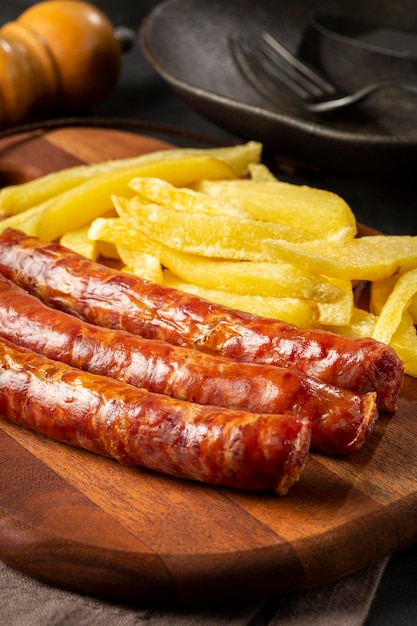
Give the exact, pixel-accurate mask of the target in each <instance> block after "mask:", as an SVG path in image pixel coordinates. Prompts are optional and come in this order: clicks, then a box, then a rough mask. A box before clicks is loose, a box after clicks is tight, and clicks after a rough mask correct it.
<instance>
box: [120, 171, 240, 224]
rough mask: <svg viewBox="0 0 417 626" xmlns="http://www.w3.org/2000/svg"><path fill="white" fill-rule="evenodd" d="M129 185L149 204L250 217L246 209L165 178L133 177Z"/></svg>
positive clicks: (188, 210)
mask: <svg viewBox="0 0 417 626" xmlns="http://www.w3.org/2000/svg"><path fill="white" fill-rule="evenodd" d="M129 187H131V188H132V189H133V190H134V191H135V192H136V193H137V194H138V195H139V196H140V197H141V198H144V199H146V201H148V203H149V204H151V203H153V202H155V203H156V204H159V205H161V206H163V207H165V208H167V209H172V210H173V211H185V212H189V213H206V214H207V215H212V216H217V215H230V216H232V217H233V216H234V217H240V218H243V219H250V218H251V216H250V215H249V213H248V212H247V211H245V210H244V209H241V208H239V207H237V206H234V205H233V204H229V203H227V202H223V201H222V200H220V199H218V198H210V196H207V195H206V194H203V193H198V192H196V191H193V190H192V189H187V188H182V189H178V188H177V187H174V185H171V184H170V183H168V182H167V181H165V180H161V179H159V178H145V177H141V178H134V179H133V180H132V181H131V182H130V183H129Z"/></svg>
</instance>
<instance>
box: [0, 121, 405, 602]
mask: <svg viewBox="0 0 417 626" xmlns="http://www.w3.org/2000/svg"><path fill="white" fill-rule="evenodd" d="M161 148H169V146H168V145H167V144H163V143H161V142H159V141H157V140H155V139H151V138H148V137H144V136H139V135H133V134H129V133H123V132H119V131H111V130H101V129H82V128H68V129H62V130H57V131H51V132H48V133H46V134H41V135H33V136H30V135H28V136H19V137H12V138H8V139H7V140H3V141H2V142H0V173H1V174H2V179H3V181H9V182H10V177H14V180H19V179H20V180H22V179H24V178H25V177H30V176H34V175H39V174H41V173H46V172H48V171H53V170H55V169H59V168H61V167H65V166H68V165H74V164H77V163H80V162H91V161H94V160H104V159H107V158H114V157H120V156H133V155H134V154H139V153H141V152H147V151H150V150H155V149H161ZM8 176H9V179H8V178H7V177H8ZM19 177H20V178H19ZM3 184H4V182H3ZM416 411H417V381H416V380H414V379H411V378H409V377H406V380H405V384H404V388H403V391H402V393H401V397H400V402H399V408H398V411H397V413H396V414H395V415H394V416H392V417H388V416H381V418H380V419H379V421H378V423H377V425H376V428H375V430H374V432H373V434H372V435H371V437H370V438H369V440H368V441H367V443H366V445H365V446H364V447H363V448H362V449H361V450H360V451H359V452H357V453H355V454H353V455H351V456H350V457H349V458H345V459H334V458H326V457H324V456H321V455H317V454H311V455H310V459H309V462H308V466H307V468H306V471H305V472H304V474H303V476H302V478H301V480H300V481H299V483H298V484H297V485H296V486H295V487H294V488H293V489H292V490H291V491H290V493H289V494H288V495H287V496H285V497H278V496H276V495H274V494H272V493H246V492H241V491H233V490H228V489H219V488H213V487H210V486H207V485H203V484H198V483H191V482H187V481H183V480H178V479H174V478H170V477H165V476H161V475H156V474H154V473H151V472H147V471H145V470H140V469H137V470H136V469H135V470H132V469H127V468H125V467H122V466H119V465H118V464H117V463H116V462H113V461H111V460H107V459H103V458H100V457H98V456H95V455H93V454H91V453H88V452H85V451H82V450H77V449H73V448H70V447H69V446H66V445H63V444H59V443H56V442H54V441H51V440H48V439H46V438H44V437H41V436H39V435H37V434H35V433H32V432H28V431H25V430H23V429H21V428H19V427H17V426H14V425H12V424H9V423H8V422H6V421H5V420H4V419H2V418H0V481H1V486H2V488H1V491H0V558H1V559H3V560H4V561H6V562H7V563H9V564H10V565H12V566H14V567H16V568H18V569H20V570H21V571H23V572H26V573H28V574H30V575H32V576H34V577H36V578H38V579H41V580H43V581H46V582H48V583H51V584H53V585H57V586H61V587H64V588H67V589H71V590H74V591H77V592H81V593H85V594H92V595H96V596H101V597H105V598H112V599H115V600H127V601H137V602H141V601H143V602H146V603H153V604H159V605H162V604H182V605H192V604H194V605H195V604H205V603H214V602H222V603H223V602H235V601H242V600H245V601H248V600H250V599H255V598H259V597H263V596H266V595H270V594H274V593H281V592H286V591H289V590H301V589H304V588H308V587H311V586H315V585H318V584H322V583H326V582H329V581H330V580H333V579H335V578H338V577H341V576H343V575H345V574H348V573H350V572H353V571H356V570H358V569H360V568H362V567H365V566H367V565H369V564H371V563H372V562H374V561H376V560H378V559H380V558H382V557H385V556H386V555H388V554H390V553H392V552H394V551H396V550H398V549H401V548H403V547H406V546H407V545H410V544H411V543H413V542H414V541H416V539H417V522H416V521H415V520H416V519H417V446H416V444H415V442H416V437H417V423H416Z"/></svg>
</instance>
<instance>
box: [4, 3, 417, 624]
mask: <svg viewBox="0 0 417 626" xmlns="http://www.w3.org/2000/svg"><path fill="white" fill-rule="evenodd" d="M32 4H34V3H33V2H28V1H27V0H2V2H1V4H0V25H1V24H3V23H5V22H6V21H9V20H13V19H15V18H16V17H17V16H18V15H19V14H20V13H21V12H22V11H23V10H24V9H25V8H27V7H29V6H31V5H32ZM93 4H95V5H96V6H98V7H99V8H101V9H102V10H103V11H104V12H105V13H106V14H107V15H108V16H109V17H110V19H111V20H112V22H113V23H114V24H115V25H116V26H119V25H128V26H130V27H131V28H134V29H135V30H136V31H137V29H138V27H139V25H140V23H141V20H142V19H143V17H144V16H145V15H146V14H147V13H148V12H149V11H150V10H152V9H153V7H154V6H155V5H156V4H158V2H156V1H152V0H100V1H99V2H94V3H93ZM92 114H94V115H100V116H106V117H109V116H116V117H118V118H135V119H140V120H146V121H150V122H158V123H166V124H169V125H175V126H177V127H180V128H186V129H189V130H192V131H196V132H199V133H204V134H206V135H209V136H211V137H215V138H218V139H219V140H221V141H224V142H225V143H227V142H230V140H235V139H239V138H235V137H231V136H230V135H228V133H227V132H225V131H223V130H221V129H219V128H217V127H215V126H214V125H212V124H211V123H210V122H208V121H207V120H205V119H203V118H201V117H200V116H199V115H198V114H197V113H195V112H194V111H192V110H191V109H190V108H189V107H188V106H187V105H186V104H184V103H183V102H182V101H180V100H179V99H178V98H177V97H176V96H175V95H174V94H173V93H172V92H171V90H170V88H169V87H168V86H167V85H166V84H165V83H164V81H163V80H162V79H161V78H160V77H159V76H158V75H157V74H156V73H155V71H154V70H153V69H152V68H151V67H150V66H149V64H148V63H147V61H146V60H145V59H144V57H143V55H142V53H141V51H140V48H139V45H138V43H137V41H135V43H134V45H133V49H132V50H131V51H130V52H129V53H127V54H126V55H125V56H124V58H123V69H122V75H121V78H120V80H119V83H118V84H117V86H116V88H115V89H114V91H113V92H112V94H111V95H110V96H109V97H108V98H107V99H106V100H105V101H103V102H101V103H100V104H99V105H97V106H96V107H95V109H94V111H92ZM280 175H281V177H283V176H284V175H285V176H286V177H287V179H288V180H290V181H294V182H300V181H302V182H305V183H307V184H311V185H315V186H318V187H324V188H327V189H329V190H333V191H335V192H337V193H339V194H340V195H341V196H342V197H344V198H345V200H346V201H347V202H348V203H349V204H350V206H351V208H352V210H353V211H354V213H355V215H356V217H357V219H358V220H359V221H361V222H363V223H365V224H367V225H369V226H371V227H373V228H376V229H378V230H380V231H382V232H384V233H388V234H412V235H417V194H416V190H415V181H414V180H407V181H401V182H400V181H395V180H389V179H387V178H385V180H383V181H369V180H359V179H358V180H354V179H352V178H350V177H346V176H343V174H334V173H330V172H312V171H295V172H294V173H292V174H288V173H287V174H284V173H283V172H282V173H280ZM0 488H1V487H0ZM416 580H417V546H412V547H410V548H408V549H405V550H402V551H401V552H399V553H398V554H395V555H393V556H392V557H391V558H390V560H389V562H388V565H387V566H386V568H385V571H384V574H383V576H382V579H381V581H380V584H379V587H378V590H377V593H376V596H375V598H374V600H373V603H372V605H371V608H370V612H369V615H368V618H367V621H366V624H367V625H368V626H374V625H375V626H376V625H381V626H385V625H386V626H388V625H389V626H391V625H393V624H395V625H396V626H399V625H407V626H408V625H409V624H412V623H417V594H416V593H415V581H416ZM24 601H25V600H24V598H22V602H24ZM7 602H8V597H5V595H4V593H3V590H2V589H0V604H4V606H6V605H7ZM12 602H13V600H12V599H10V603H12ZM6 614H8V615H13V607H12V606H10V607H9V612H8V613H6ZM141 619H142V618H141ZM138 621H139V620H138ZM10 623H11V624H12V626H15V625H16V626H20V624H21V622H20V621H15V622H12V621H11V622H10ZM24 623H25V624H26V623H28V624H29V623H31V624H34V625H35V626H37V625H38V623H39V624H42V622H37V621H35V619H34V620H33V621H27V622H24ZM50 623H51V624H52V623H54V624H55V623H56V624H58V623H69V622H67V621H62V622H61V621H59V618H57V621H54V622H48V625H49V624H50ZM71 623H73V622H71ZM74 623H75V622H74ZM103 623H104V622H103ZM109 623H110V622H109ZM112 623H113V624H115V626H116V625H117V624H118V623H119V622H118V621H117V619H115V620H113V621H112ZM120 623H121V624H122V623H125V622H122V621H120ZM129 623H130V622H129ZM161 623H162V622H161ZM167 623H169V622H167ZM247 623H248V624H249V621H248V622H247ZM264 623H271V624H272V623H274V624H275V623H280V622H279V620H278V619H277V617H276V616H275V618H274V619H272V620H271V621H270V622H264ZM296 623H297V624H302V623H306V624H307V623H308V624H312V623H318V624H319V623H321V622H320V621H314V622H313V621H310V620H308V621H305V622H302V621H297V622H296ZM326 623H327V622H326ZM329 623H330V622H329Z"/></svg>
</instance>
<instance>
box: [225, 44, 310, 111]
mask: <svg viewBox="0 0 417 626" xmlns="http://www.w3.org/2000/svg"><path fill="white" fill-rule="evenodd" d="M230 46H231V49H232V52H233V56H234V58H235V61H236V63H237V65H238V67H239V68H240V70H241V72H242V73H243V75H244V76H245V77H246V78H247V80H249V82H250V83H252V84H253V85H254V87H255V88H256V89H257V90H259V91H261V92H263V93H264V94H265V95H266V96H267V97H268V98H271V96H272V97H273V98H274V99H276V98H277V96H278V94H282V93H283V92H284V93H285V94H286V95H287V97H290V98H292V99H295V100H297V101H298V102H300V101H301V102H303V101H304V100H305V99H306V98H308V97H309V95H310V94H309V92H308V91H306V89H304V88H303V87H302V86H300V85H298V84H297V83H295V82H294V80H293V78H291V77H290V76H288V75H287V74H286V73H284V72H283V71H282V68H280V67H278V66H276V64H274V65H272V62H271V60H270V59H269V61H270V63H269V67H267V66H266V64H265V55H264V53H263V52H262V51H260V50H259V49H258V48H256V47H254V45H253V44H252V43H249V41H247V40H244V39H243V38H239V39H234V38H231V39H230ZM280 70H281V71H280ZM277 81H279V84H280V86H281V88H278V87H277ZM285 88H286V89H285Z"/></svg>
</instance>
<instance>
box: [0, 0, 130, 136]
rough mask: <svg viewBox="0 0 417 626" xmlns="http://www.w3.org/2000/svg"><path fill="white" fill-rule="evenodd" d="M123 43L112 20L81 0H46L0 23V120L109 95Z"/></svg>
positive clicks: (71, 106)
mask: <svg viewBox="0 0 417 626" xmlns="http://www.w3.org/2000/svg"><path fill="white" fill-rule="evenodd" d="M121 55H122V45H121V42H120V40H119V39H118V37H117V35H116V32H115V30H114V28H113V25H112V24H111V22H110V20H109V19H108V18H107V17H106V16H105V15H104V14H103V13H102V12H101V11H100V10H99V9H97V8H96V7H94V6H92V5H91V4H89V3H87V2H83V1H81V0H44V1H43V2H40V3H38V4H35V5H33V6H32V7H30V8H29V9H27V10H26V11H24V12H23V13H22V14H21V15H20V17H19V18H18V19H17V20H16V21H14V22H9V23H7V24H5V25H4V26H3V27H2V28H0V126H10V125H13V124H16V123H19V122H20V121H22V120H23V119H24V118H25V117H26V116H27V115H28V114H29V113H32V112H35V113H37V112H38V113H42V114H45V113H46V112H49V111H51V110H63V111H77V110H82V109H84V108H87V107H90V106H91V105H93V104H95V103H96V102H98V101H100V100H101V99H103V98H104V97H105V96H107V95H108V94H109V93H110V91H111V90H112V88H113V87H114V85H115V83H116V81H117V79H118V77H119V73H120V68H121Z"/></svg>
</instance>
